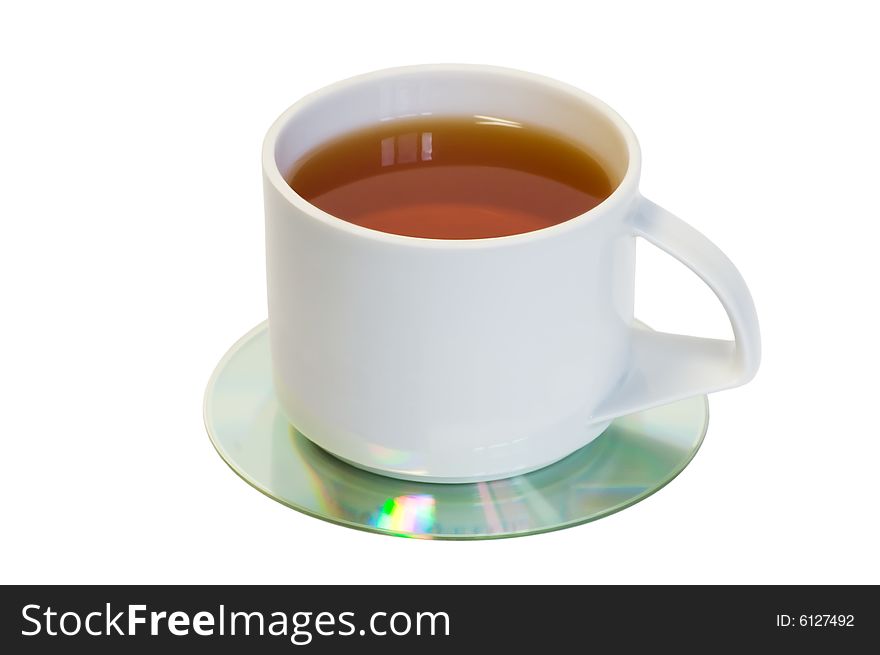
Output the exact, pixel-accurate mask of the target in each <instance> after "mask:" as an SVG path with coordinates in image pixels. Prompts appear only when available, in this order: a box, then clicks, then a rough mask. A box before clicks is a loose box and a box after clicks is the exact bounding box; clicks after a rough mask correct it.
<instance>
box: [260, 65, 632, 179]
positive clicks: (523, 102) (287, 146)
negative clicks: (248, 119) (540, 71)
mask: <svg viewBox="0 0 880 655" xmlns="http://www.w3.org/2000/svg"><path fill="white" fill-rule="evenodd" d="M430 115H437V116H480V117H482V118H485V119H487V120H491V119H499V120H502V121H516V122H521V123H527V124H531V125H535V126H539V127H541V128H543V129H546V130H548V131H551V132H555V133H556V134H559V135H562V136H564V137H565V138H566V140H568V141H569V142H571V143H573V144H575V145H577V146H578V147H581V148H583V149H584V150H585V151H587V152H589V153H590V154H591V155H592V156H593V157H594V158H595V159H596V160H597V161H598V162H599V164H600V165H601V166H602V168H603V169H604V170H605V172H606V173H607V174H608V176H609V178H610V180H611V182H612V184H613V186H614V187H615V188H616V187H617V186H619V185H620V184H621V183H622V182H623V180H624V178H625V177H626V175H627V172H628V170H629V168H630V166H631V164H632V161H631V160H632V153H633V152H637V146H636V143H635V138H634V136H633V135H632V132H631V130H630V129H629V127H628V126H627V125H626V123H624V121H623V120H622V119H621V118H620V117H619V116H618V115H617V114H616V113H615V112H614V111H613V110H612V109H610V108H609V107H608V106H607V105H605V104H604V103H602V102H601V101H600V100H598V99H596V98H594V97H592V96H590V95H588V94H586V93H583V92H581V91H579V90H577V89H575V88H573V87H569V86H567V85H565V84H562V83H559V82H555V81H554V80H550V79H548V78H544V77H540V76H537V75H532V74H529V73H521V72H519V71H513V70H509V69H496V68H491V67H483V66H442V65H441V66H413V67H408V68H400V69H392V70H388V71H379V72H377V73H371V74H368V75H363V76H360V77H357V78H353V79H351V80H347V81H344V82H339V83H337V84H335V85H332V86H330V87H327V88H325V89H323V90H321V91H317V92H315V93H313V94H311V95H310V96H307V97H306V98H304V99H303V100H301V101H300V102H298V103H297V104H295V105H293V106H292V107H291V108H290V109H288V110H287V112H285V113H284V114H283V115H282V116H281V117H280V118H279V119H278V121H277V122H276V123H275V125H274V126H273V127H272V129H270V131H269V134H268V135H267V143H266V147H267V148H273V156H274V164H275V167H276V169H277V172H278V174H280V175H281V176H282V177H284V176H286V174H287V173H288V171H290V170H291V168H292V167H293V165H294V164H295V163H296V162H297V161H298V160H299V159H300V158H301V157H302V156H303V155H305V154H307V153H308V152H309V151H311V150H313V149H314V148H316V147H317V146H319V145H320V144H321V143H324V142H326V141H328V140H330V139H333V138H335V137H338V136H341V135H344V134H346V133H348V132H352V131H356V130H358V129H360V128H364V127H367V126H370V125H375V124H376V123H378V122H382V121H392V120H395V119H399V118H413V117H417V116H430ZM268 154H269V153H268V152H267V155H268Z"/></svg>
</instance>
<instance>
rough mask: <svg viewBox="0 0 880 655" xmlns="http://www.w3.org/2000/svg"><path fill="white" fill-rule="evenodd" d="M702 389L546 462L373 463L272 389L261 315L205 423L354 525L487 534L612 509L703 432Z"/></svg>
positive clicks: (656, 484) (256, 480)
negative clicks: (478, 468)
mask: <svg viewBox="0 0 880 655" xmlns="http://www.w3.org/2000/svg"><path fill="white" fill-rule="evenodd" d="M708 420H709V406H708V401H707V399H706V397H705V396H699V397H695V398H689V399H687V400H682V401H679V402H676V403H672V404H670V405H666V406H664V407H657V408H654V409H650V410H646V411H643V412H638V413H636V414H631V415H629V416H625V417H622V418H619V419H616V420H615V421H614V422H613V423H612V424H611V426H610V427H609V428H608V429H607V430H606V431H605V432H604V433H602V435H600V436H599V437H597V438H596V439H595V440H593V441H592V442H590V443H589V444H587V445H586V446H584V447H583V448H581V449H580V450H578V451H576V452H574V453H572V454H571V455H569V456H568V457H566V458H565V459H562V460H560V461H558V462H556V463H555V464H551V465H550V466H547V467H546V468H543V469H540V470H537V471H532V472H531V473H527V474H524V475H518V476H516V477H512V478H507V479H504V480H495V481H491V482H475V483H462V484H436V483H428V482H410V481H406V480H399V479H396V478H391V477H385V476H382V475H377V474H375V473H370V472H368V471H364V470H362V469H359V468H356V467H354V466H352V465H350V464H347V463H345V462H343V461H341V460H339V459H337V458H335V457H334V456H332V455H330V454H328V453H327V452H325V451H324V450H322V449H321V448H319V447H318V446H316V445H314V444H313V443H312V442H311V441H309V440H308V439H307V438H306V437H304V436H303V435H302V434H300V433H299V432H297V431H296V430H295V429H294V428H293V427H291V426H290V425H289V423H288V422H287V420H286V419H285V418H284V416H283V415H282V413H281V410H280V408H279V407H278V404H277V402H276V400H275V393H274V390H273V386H272V373H271V364H270V360H269V338H268V330H267V325H266V323H263V324H261V325H259V326H257V327H256V328H254V329H253V330H251V332H249V333H248V334H246V335H245V336H244V337H242V338H241V339H240V340H239V341H238V342H237V343H236V344H235V345H234V346H233V347H232V348H231V349H230V351H229V352H228V353H227V354H226V355H225V356H224V357H223V359H222V360H221V361H220V363H219V364H218V366H217V369H216V370H215V371H214V375H213V376H212V377H211V380H210V382H209V383H208V389H207V391H206V394H205V425H206V427H207V429H208V434H209V435H210V438H211V441H212V443H213V444H214V447H215V448H216V449H217V452H218V453H220V456H221V457H222V458H223V459H224V460H225V461H226V463H227V464H228V465H229V467H230V468H231V469H232V470H233V471H235V472H236V473H237V474H238V475H239V476H241V478H242V479H244V480H245V481H246V482H247V483H248V484H250V485H251V486H253V487H254V488H256V489H257V490H259V491H261V492H263V493H264V494H266V495H267V496H269V497H270V498H273V499H274V500H277V501H278V502H280V503H283V504H284V505H287V506H288V507H291V508H293V509H295V510H298V511H300V512H303V513H305V514H309V515H311V516H314V517H317V518H319V519H323V520H325V521H331V522H333V523H337V524H340V525H344V526H347V527H350V528H356V529H359V530H367V531H370V532H378V533H381V534H387V535H395V536H400V537H417V538H423V539H493V538H499V537H516V536H522V535H528V534H535V533H539V532H547V531H550V530H558V529H561V528H567V527H571V526H574V525H578V524H580V523H586V522H588V521H593V520H595V519H598V518H602V517H603V516H607V515H609V514H613V513H614V512H617V511H620V510H622V509H624V508H626V507H629V506H630V505H633V504H635V503H637V502H638V501H640V500H642V499H644V498H646V497H648V496H650V495H651V494H652V493H654V492H655V491H657V490H658V489H660V488H662V487H663V486H664V485H666V484H667V483H668V482H669V481H670V480H672V479H673V478H674V477H675V476H676V475H678V474H679V473H680V472H681V471H682V470H683V469H684V468H685V466H687V465H688V463H689V462H690V461H691V459H692V458H693V457H694V455H695V454H696V452H697V450H698V449H699V447H700V444H701V443H702V441H703V437H704V435H705V433H706V427H707V425H708Z"/></svg>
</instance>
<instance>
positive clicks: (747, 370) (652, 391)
mask: <svg viewBox="0 0 880 655" xmlns="http://www.w3.org/2000/svg"><path fill="white" fill-rule="evenodd" d="M639 203H640V204H639V207H638V208H637V210H636V212H635V214H634V219H633V223H632V226H633V233H634V234H635V236H640V237H643V238H645V239H647V240H648V241H650V242H651V243H653V244H654V245H655V246H657V247H659V248H660V249H661V250H664V251H666V252H667V253H669V254H670V255H672V256H673V257H675V258H676V259H678V260H679V261H680V262H681V263H683V264H684V265H685V266H687V267H688V268H690V269H691V270H692V271H693V272H694V273H696V274H697V275H698V276H700V278H702V280H703V281H704V282H705V283H706V284H708V285H709V288H710V289H712V291H714V292H715V295H716V296H718V299H719V300H720V301H721V304H722V305H723V306H724V309H725V310H727V316H728V318H729V319H730V323H731V325H732V326H733V334H734V341H725V340H721V339H704V338H700V337H691V336H685V335H680V334H668V333H664V332H653V331H651V330H647V329H645V328H640V327H637V326H634V327H632V328H631V339H632V349H631V354H630V367H629V370H628V372H627V373H626V375H625V377H624V378H623V380H622V381H621V383H620V386H619V387H618V388H617V389H616V390H615V391H614V392H613V393H612V394H611V395H610V396H609V397H608V398H606V400H605V401H603V402H602V403H600V406H599V407H598V408H597V409H596V410H595V412H594V414H593V420H594V421H595V422H599V421H603V420H609V419H612V418H615V417H618V416H623V415H624V414H631V413H633V412H637V411H640V410H643V409H647V408H649V407H655V406H657V405H664V404H666V403H670V402H674V401H676V400H681V399H683V398H688V397H691V396H696V395H701V394H704V393H709V392H712V391H720V390H721V389H729V388H731V387H736V386H739V385H741V384H745V383H746V382H748V381H749V380H751V379H752V378H753V377H754V375H755V373H756V372H757V370H758V365H759V363H760V361H761V334H760V330H759V328H758V315H757V313H756V312H755V304H754V302H753V301H752V296H751V294H750V293H749V290H748V287H746V283H745V280H743V278H742V275H740V273H739V271H738V270H736V267H735V266H734V265H733V262H731V261H730V260H729V259H728V258H727V256H726V255H725V254H724V253H723V252H721V250H719V249H718V247H717V246H716V245H715V244H713V243H712V242H711V241H709V240H708V239H707V238H706V237H704V236H703V235H702V234H700V233H699V232H697V231H696V230H695V229H694V228H692V227H691V226H690V225H688V224H687V223H685V222H684V221H682V220H681V219H680V218H678V217H676V216H674V215H673V214H671V213H669V212H668V211H666V210H665V209H663V208H662V207H660V206H659V205H656V204H655V203H653V202H651V201H650V200H648V199H646V198H640V199H639Z"/></svg>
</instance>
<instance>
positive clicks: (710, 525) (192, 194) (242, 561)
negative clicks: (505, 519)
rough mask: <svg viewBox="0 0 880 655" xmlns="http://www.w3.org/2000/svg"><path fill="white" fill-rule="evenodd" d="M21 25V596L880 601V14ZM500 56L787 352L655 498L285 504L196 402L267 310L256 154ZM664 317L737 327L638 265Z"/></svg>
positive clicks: (522, 9)
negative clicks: (163, 585)
mask: <svg viewBox="0 0 880 655" xmlns="http://www.w3.org/2000/svg"><path fill="white" fill-rule="evenodd" d="M12 6H13V5H5V6H4V9H3V10H2V13H0V62H2V77H0V89H2V100H0V221H2V223H0V225H2V228H0V229H2V231H0V284H2V293H0V301H2V304H0V307H2V310H0V311H2V322H0V331H2V333H0V334H2V339H0V437H2V441H0V443H2V459H3V467H2V472H0V491H2V493H0V503H2V506H0V507H2V509H0V511H2V532H3V536H2V539H0V549H2V553H0V581H2V582H4V583H12V582H19V583H38V582H42V583H48V582H95V583H98V582H107V583H137V582H141V583H156V582H186V583H195V582H216V583H221V582H231V583H244V582H253V583H305V582H313V583H332V582H370V583H386V582H387V583H391V582H412V583H428V582H444V583H447V582H449V583H451V582H478V583H483V582H500V583H506V582H554V583H555V582H596V583H598V582H606V583H627V582H682V583H683V582H734V583H738V582H764V583H781V582H823V583H824V582H848V583H857V582H874V583H878V582H880V574H878V573H880V569H878V560H877V553H878V550H880V543H878V536H877V530H878V508H877V500H878V482H877V479H878V472H880V445H878V437H880V427H878V425H880V418H878V410H877V406H878V403H880V395H878V392H880V372H878V365H880V357H878V343H880V339H878V336H877V335H878V323H877V321H876V320H875V319H876V317H877V306H878V297H880V293H878V289H877V286H878V281H880V265H878V259H880V258H878V249H877V239H878V237H880V230H878V222H880V212H878V180H880V166H878V159H877V153H878V151H880V132H878V116H880V100H878V77H877V76H878V68H877V63H878V62H880V48H878V45H877V44H878V39H877V29H876V27H877V20H876V18H875V17H874V16H872V15H871V14H869V13H868V11H867V10H866V9H864V8H865V7H869V6H870V5H869V3H861V4H860V3H854V2H853V3H848V2H837V3H833V8H832V5H830V4H828V3H824V7H827V8H822V7H823V5H820V4H819V3H815V4H813V3H807V2H798V3H790V4H786V3H781V2H779V3H768V2H761V3H747V2H738V3H736V4H734V5H731V6H730V7H729V8H727V9H721V8H720V6H719V5H718V4H716V3H692V4H686V3H680V2H664V3H649V2H646V3H633V2H601V3H574V2H572V3H561V2H550V1H548V0H541V1H540V2H529V3H516V2H512V1H509V2H487V1H481V2H474V1H472V0H471V1H469V2H464V3H456V2H450V1H449V0H447V1H445V2H443V3H420V2H415V1H414V0H408V1H406V2H357V3H351V4H350V5H343V4H341V3H339V2H310V3H293V2H248V3H242V2H239V3H224V2H204V3H197V2H174V3H162V2H151V3H143V4H142V5H140V6H138V5H135V4H134V3H119V2H107V3H96V2H77V3H56V4H52V3H46V2H31V3H16V4H15V5H14V8H12ZM448 61H454V62H470V63H488V64H497V65H504V66H510V67H514V68H522V69H525V70H529V71H533V72H538V73H543V74H545V75H549V76H552V77H556V78H558V79H560V80H563V81H566V82H569V83H571V84H574V85H576V86H579V87H581V88H583V89H585V90H587V91H589V92H591V93H594V94H595V95H597V96H599V97H600V98H602V99H604V100H605V101H607V102H608V103H609V104H611V105H612V106H613V107H615V108H616V109H617V110H618V111H619V112H620V113H621V114H622V115H623V116H624V118H625V119H627V120H628V121H629V122H630V124H631V125H632V126H633V128H634V129H635V131H636V133H637V134H638V135H639V138H640V140H641V145H642V150H643V156H644V175H643V181H642V190H643V192H644V194H645V195H646V196H648V197H649V198H652V199H653V200H655V201H657V202H659V203H660V204H662V205H665V206H666V207H667V208H669V209H670V210H672V211H674V212H675V213H677V214H679V215H680V216H681V217H683V218H684V219H685V220H687V221H689V222H691V223H692V224H693V225H694V226H696V227H697V228H698V229H699V230H701V231H702V232H704V233H705V234H706V235H707V236H709V237H710V238H711V239H713V240H714V241H715V242H716V243H717V244H718V245H719V246H720V247H721V248H722V249H723V250H725V251H726V252H727V253H728V255H729V256H730V257H731V259H732V260H733V261H734V262H736V263H737V265H738V266H739V268H740V270H741V271H742V273H743V275H744V277H745V278H746V280H747V281H748V282H749V284H750V286H751V289H752V292H753V295H754V298H755V302H756V304H757V307H758V313H759V316H760V318H761V324H762V330H763V338H764V362H763V365H762V369H761V371H760V372H759V373H758V376H757V378H756V379H755V380H754V381H753V382H752V383H750V384H749V385H747V386H745V387H742V388H740V389H736V390H733V391H728V392H724V393H721V394H717V395H714V396H712V397H711V399H710V402H711V412H712V417H711V422H710V426H709V433H708V436H707V438H706V442H705V445H704V446H703V448H702V450H701V452H700V453H699V455H698V456H697V458H696V459H695V460H694V462H693V463H692V465H691V466H690V467H689V468H688V469H687V470H686V471H685V472H684V473H682V475H681V476H680V477H679V478H677V479H676V480H675V481H674V482H673V483H672V484H671V485H669V486H668V487H667V488H666V489H664V490H662V491H661V492H660V493H658V494H657V495H655V496H652V497H651V498H649V499H648V500H646V501H645V502H643V503H640V504H638V505H636V506H635V507H633V508H631V509H628V510H626V511H624V512H621V513H619V514H616V515H614V516H611V517H609V518H606V519H603V520H601V521H598V522H596V523H593V524H589V525H585V526H581V527H578V528H574V529H571V530H564V531H561V532H556V533H551V534H546V535H542V536H534V537H528V538H522V539H512V540H502V541H494V542H480V543H455V542H430V541H414V540H407V539H392V538H387V537H381V536H376V535H371V534H365V533H361V532H355V531H352V530H346V529H344V528H340V527H337V526H334V525H330V524H327V523H323V522H321V521H317V520H314V519H311V518H308V517H306V516H303V515H300V514H298V513H296V512H293V511H291V510H289V509H286V508H285V507H283V506H281V505H279V504H277V503H275V502H272V501H271V500H269V499H267V498H265V497H264V496H262V495H261V494H259V493H258V492H256V491H254V490H253V489H251V488H250V487H248V486H247V485H246V484H244V483H243V482H242V481H241V480H240V479H238V478H237V477H236V476H235V475H234V474H233V473H232V472H231V471H230V470H229V469H228V468H227V467H226V465H225V464H224V463H223V462H222V461H221V460H220V458H219V457H218V456H217V455H216V453H215V452H214V450H213V448H212V447H211V444H210V442H209V441H208V438H207V436H206V434H205V430H204V428H203V425H202V394H203V392H204V387H205V384H206V382H207V380H208V377H209V375H210V373H211V371H212V369H213V367H214V365H215V364H216V363H217V361H218V360H219V358H220V357H221V356H222V355H223V353H224V352H225V351H226V349H227V348H228V347H229V346H230V345H231V344H232V343H233V342H234V341H235V340H236V339H238V337H239V336H241V335H242V334H243V333H244V332H246V331H247V330H249V329H250V328H251V327H253V326H254V325H255V324H257V323H258V322H260V321H262V320H263V319H264V317H265V314H266V301H265V290H264V285H265V280H264V269H263V266H264V253H263V247H264V246H263V222H262V221H263V216H262V192H261V182H260V164H259V153H260V145H261V140H262V136H263V133H264V132H265V130H266V128H267V127H268V126H269V124H270V123H271V121H272V120H273V119H274V118H275V117H276V116H277V115H278V114H279V113H280V112H281V111H282V110H283V109H285V108H286V107H287V106H288V105H290V104H292V103H293V102H294V101H295V100H297V99H298V98H299V97H300V96H302V95H303V94H305V93H307V92H309V91H312V90H314V89H316V88H319V87H321V86H323V85H325V84H328V83H331V82H333V81H335V80H338V79H341V78H345V77H348V76H350V75H354V74H357V73H361V72H366V71H369V70H372V69H377V68H383V67H387V66H395V65H402V64H410V63H425V62H448ZM639 253H640V261H639V280H638V284H639V288H638V305H637V313H638V314H639V315H640V317H641V318H643V319H644V320H646V321H648V322H649V323H651V324H652V325H653V326H654V327H657V328H661V329H666V330H678V331H685V332H692V333H696V334H702V335H706V336H726V335H728V334H729V332H730V328H729V327H728V325H727V323H726V318H725V316H724V313H723V311H722V309H721V307H720V306H719V305H718V304H717V302H716V301H715V300H714V297H713V296H712V295H711V293H710V292H709V291H708V290H706V289H705V288H704V287H703V286H702V285H701V283H699V282H698V281H697V280H696V278H694V277H692V276H691V275H690V274H688V273H687V272H686V271H685V269H684V268H683V267H681V266H680V265H679V264H677V263H674V262H673V261H672V260H671V259H668V258H666V257H665V256H661V255H659V254H658V253H657V252H656V251H653V250H652V248H651V247H646V246H640V250H639Z"/></svg>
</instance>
